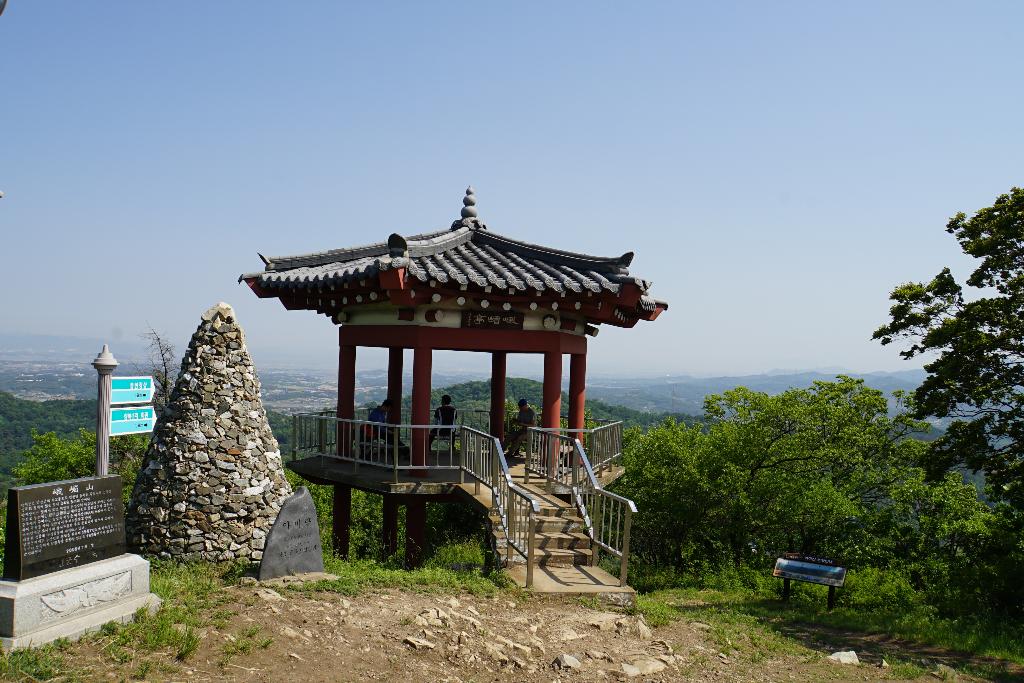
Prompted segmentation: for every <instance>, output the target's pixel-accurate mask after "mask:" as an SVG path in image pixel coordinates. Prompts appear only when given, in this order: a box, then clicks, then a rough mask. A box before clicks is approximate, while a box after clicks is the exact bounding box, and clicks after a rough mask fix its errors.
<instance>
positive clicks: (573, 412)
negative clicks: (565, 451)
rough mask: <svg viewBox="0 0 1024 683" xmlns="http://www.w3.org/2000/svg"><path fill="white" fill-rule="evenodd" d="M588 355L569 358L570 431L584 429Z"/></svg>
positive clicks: (581, 354) (575, 355) (576, 354)
mask: <svg viewBox="0 0 1024 683" xmlns="http://www.w3.org/2000/svg"><path fill="white" fill-rule="evenodd" d="M586 392H587V355H586V354H585V353H574V354H572V355H571V356H569V429H583V425H584V422H583V415H584V409H585V407H586Z"/></svg>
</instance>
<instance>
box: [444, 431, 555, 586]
mask: <svg viewBox="0 0 1024 683" xmlns="http://www.w3.org/2000/svg"><path fill="white" fill-rule="evenodd" d="M461 453H462V472H463V473H466V474H469V475H470V476H471V477H473V479H474V480H475V482H474V483H475V491H474V493H477V494H479V493H480V485H481V484H484V485H485V486H488V487H489V488H490V489H491V508H492V510H493V511H494V512H495V513H496V514H497V516H498V519H499V521H500V523H501V526H502V530H503V531H504V532H505V563H506V564H508V563H510V562H511V560H512V551H513V550H515V551H516V552H517V553H519V554H520V555H521V556H522V557H523V559H525V560H526V587H527V588H530V587H532V586H533V566H534V556H533V555H534V554H533V550H534V542H533V538H534V531H535V527H536V517H535V515H538V514H540V505H539V504H538V503H537V501H536V500H534V499H533V496H531V495H530V493H529V492H528V491H527V490H526V489H524V488H522V487H521V486H519V485H518V484H516V483H515V482H514V481H512V474H511V473H510V472H509V469H508V461H507V460H506V459H505V451H504V449H502V447H501V441H499V440H498V438H497V437H495V436H492V435H490V434H487V433H486V432H482V431H480V430H479V429H474V428H472V427H465V426H464V427H462V450H461Z"/></svg>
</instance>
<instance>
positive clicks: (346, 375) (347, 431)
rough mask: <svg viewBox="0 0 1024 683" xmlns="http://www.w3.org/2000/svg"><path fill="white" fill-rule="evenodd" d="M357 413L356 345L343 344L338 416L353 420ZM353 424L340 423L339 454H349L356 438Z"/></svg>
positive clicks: (339, 370)
mask: <svg viewBox="0 0 1024 683" xmlns="http://www.w3.org/2000/svg"><path fill="white" fill-rule="evenodd" d="M355 414H356V347H355V346H352V345H351V344H344V343H343V344H341V346H340V347H339V349H338V418H339V419H348V420H351V419H352V418H353V417H355ZM354 436H355V435H354V434H353V433H352V429H351V426H349V425H343V424H341V423H340V422H339V423H338V433H337V443H338V455H348V454H349V449H350V448H351V447H352V439H353V438H354Z"/></svg>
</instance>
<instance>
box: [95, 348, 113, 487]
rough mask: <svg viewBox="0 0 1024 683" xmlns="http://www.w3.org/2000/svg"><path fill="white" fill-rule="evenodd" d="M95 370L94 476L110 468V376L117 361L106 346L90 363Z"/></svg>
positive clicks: (99, 475) (100, 475)
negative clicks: (96, 390)
mask: <svg viewBox="0 0 1024 683" xmlns="http://www.w3.org/2000/svg"><path fill="white" fill-rule="evenodd" d="M92 366H93V367H94V368H96V373H97V375H98V378H97V387H98V392H97V396H96V476H98V477H102V476H105V475H106V474H107V470H108V469H109V466H110V376H111V375H112V374H114V368H116V367H117V359H116V358H114V354H112V353H110V349H109V348H107V345H106V344H104V345H103V350H102V351H100V354H99V355H98V356H96V359H95V360H94V361H93V362H92Z"/></svg>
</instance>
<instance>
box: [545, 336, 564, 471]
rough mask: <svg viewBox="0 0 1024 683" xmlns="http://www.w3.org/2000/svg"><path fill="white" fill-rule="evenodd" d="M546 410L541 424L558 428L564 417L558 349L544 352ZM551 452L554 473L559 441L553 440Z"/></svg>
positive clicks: (560, 361)
mask: <svg viewBox="0 0 1024 683" xmlns="http://www.w3.org/2000/svg"><path fill="white" fill-rule="evenodd" d="M542 410H543V411H544V412H543V414H541V416H540V426H541V427H544V428H546V429H558V427H559V426H560V425H561V417H562V354H561V353H559V352H558V351H547V352H545V353H544V406H543V407H542ZM550 443H551V453H550V454H549V455H548V467H549V468H550V470H549V471H550V472H551V473H552V474H553V473H554V472H555V470H556V469H557V467H558V453H559V448H558V441H557V440H555V439H552V440H551V442H550Z"/></svg>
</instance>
